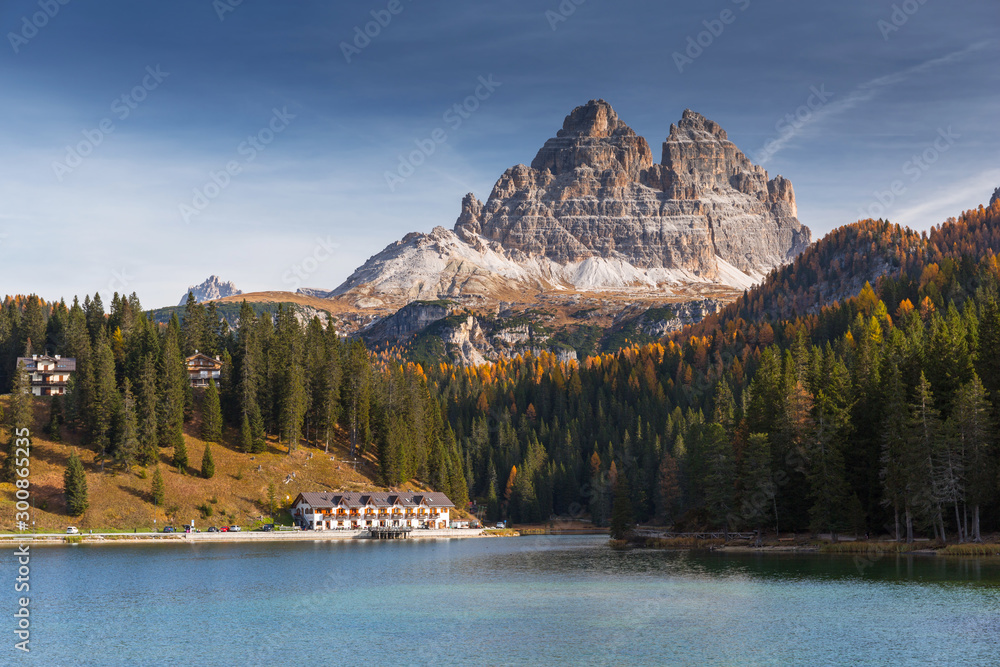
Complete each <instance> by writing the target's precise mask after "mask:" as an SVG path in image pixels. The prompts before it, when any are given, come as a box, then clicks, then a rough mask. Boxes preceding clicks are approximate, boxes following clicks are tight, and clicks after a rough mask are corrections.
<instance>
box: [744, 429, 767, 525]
mask: <svg viewBox="0 0 1000 667" xmlns="http://www.w3.org/2000/svg"><path fill="white" fill-rule="evenodd" d="M737 486H738V487H739V494H740V497H739V508H740V519H741V523H743V524H744V525H746V526H750V527H752V528H754V529H755V530H757V532H758V534H762V533H763V532H764V522H765V521H767V519H768V517H769V516H770V515H771V514H772V509H773V503H774V496H775V493H776V489H775V488H774V479H773V475H772V472H771V442H770V439H769V438H768V437H767V434H766V433H751V434H750V437H749V438H747V444H746V448H745V449H744V451H743V460H742V462H741V465H740V472H739V481H738V484H737Z"/></svg>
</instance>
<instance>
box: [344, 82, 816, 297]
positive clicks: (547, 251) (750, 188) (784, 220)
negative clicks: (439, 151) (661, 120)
mask: <svg viewBox="0 0 1000 667" xmlns="http://www.w3.org/2000/svg"><path fill="white" fill-rule="evenodd" d="M809 240H810V232H809V229H808V228H807V227H804V226H803V225H802V224H801V223H800V222H799V220H798V219H797V217H796V208H795V193H794V191H793V189H792V185H791V183H790V182H789V181H788V180H786V179H784V178H782V177H781V176H776V177H775V178H773V179H770V180H769V179H768V175H767V172H766V171H765V170H764V169H763V168H762V167H760V166H757V165H754V164H752V163H751V162H750V160H749V159H748V158H747V157H746V155H744V154H743V152H742V151H740V150H739V148H737V147H736V145H735V144H734V143H733V142H732V141H730V140H729V138H728V136H727V135H726V132H725V130H723V129H722V127H721V126H720V125H719V124H718V123H716V122H714V121H711V120H709V119H707V118H705V117H704V116H702V115H701V114H698V113H696V112H694V111H691V110H690V109H688V110H686V111H684V113H683V114H682V116H681V118H680V120H679V121H678V122H677V123H676V124H674V125H671V126H670V133H669V135H668V136H667V138H666V140H665V141H664V143H663V158H662V160H661V162H660V163H659V164H656V163H654V162H653V158H652V154H651V151H650V149H649V144H648V143H647V142H646V140H645V139H644V138H642V137H640V136H638V135H637V134H636V133H635V132H634V131H633V130H632V128H630V127H629V126H628V125H627V124H626V123H625V122H624V121H623V120H621V119H620V118H619V117H618V114H617V113H615V111H614V109H613V108H612V107H611V105H610V104H608V103H607V102H605V101H604V100H591V101H590V102H588V103H587V104H584V105H582V106H579V107H577V108H575V109H573V111H571V112H570V114H569V115H568V116H566V117H565V119H564V121H563V125H562V129H561V130H559V131H558V132H557V133H556V136H554V137H552V138H551V139H549V140H547V141H546V142H545V144H544V145H543V146H542V148H541V149H540V150H539V151H538V153H537V155H536V156H535V159H534V160H532V162H531V166H530V167H529V166H526V165H524V164H519V165H516V166H514V167H511V168H509V169H507V171H505V172H504V173H503V175H501V176H500V178H499V179H498V180H497V182H496V184H495V185H494V186H493V191H492V192H491V193H490V196H489V198H488V199H487V200H486V201H485V203H484V202H481V201H480V200H479V199H477V198H476V197H475V196H474V195H473V194H468V195H466V196H465V198H464V199H463V201H462V210H461V213H460V215H459V217H458V220H457V221H456V223H455V228H454V232H451V231H448V230H444V229H435V230H434V231H433V232H432V233H431V234H421V235H416V236H412V238H411V236H407V238H406V239H404V241H403V243H402V244H398V243H397V244H394V245H391V246H389V247H388V248H386V250H384V251H383V252H382V253H379V254H378V255H376V256H374V257H372V258H371V259H370V260H369V261H368V262H367V263H366V264H365V265H364V266H363V267H361V268H359V269H358V270H357V271H356V272H355V273H354V275H352V276H351V277H350V278H348V280H347V281H346V282H345V283H344V284H343V285H341V286H340V287H339V288H337V290H335V292H334V293H335V294H345V293H347V292H351V293H352V294H356V295H362V294H364V295H366V298H368V297H374V296H375V295H376V294H386V295H388V294H390V293H392V294H395V296H396V297H397V298H406V299H411V300H412V299H414V298H419V299H427V298H432V297H437V296H448V297H460V296H464V295H471V294H479V295H486V294H487V293H489V294H492V295H494V296H495V295H496V294H497V293H498V290H502V291H504V293H505V294H510V293H516V292H517V291H518V290H523V289H532V290H537V289H552V288H555V289H564V288H567V287H569V288H573V289H577V290H601V289H612V290H627V291H634V290H636V289H642V290H658V291H666V290H669V287H668V285H671V284H674V285H676V284H689V283H697V282H701V283H724V284H727V285H730V286H732V287H736V288H738V289H743V288H745V287H748V286H749V285H751V284H752V283H754V282H755V281H757V280H759V279H761V278H762V277H763V275H765V274H766V273H767V272H768V271H770V270H771V269H772V268H774V267H777V266H780V265H782V264H784V263H786V262H789V261H791V260H792V259H793V258H794V257H795V256H796V255H797V254H798V253H799V252H801V251H802V250H803V249H804V248H805V247H806V246H807V245H808V244H809ZM475 290H485V292H477V291H475Z"/></svg>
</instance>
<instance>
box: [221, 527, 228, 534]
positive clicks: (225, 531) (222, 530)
mask: <svg viewBox="0 0 1000 667" xmlns="http://www.w3.org/2000/svg"><path fill="white" fill-rule="evenodd" d="M219 530H220V531H221V532H223V533H228V532H229V526H223V527H222V528H220V529H219Z"/></svg>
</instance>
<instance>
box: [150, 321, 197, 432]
mask: <svg viewBox="0 0 1000 667" xmlns="http://www.w3.org/2000/svg"><path fill="white" fill-rule="evenodd" d="M179 339H180V323H179V322H178V320H177V316H176V315H174V316H173V317H172V318H171V319H170V323H169V324H168V325H167V331H166V335H165V337H164V341H163V348H162V350H161V352H160V361H159V369H158V378H157V382H156V389H157V391H158V393H159V399H160V400H159V420H158V424H157V432H158V433H159V436H160V446H161V447H173V448H174V449H175V450H176V449H177V448H178V447H183V442H184V409H185V404H186V394H187V391H188V390H189V389H190V387H189V383H188V375H187V369H186V368H185V366H184V358H183V357H182V356H181V348H180V341H179Z"/></svg>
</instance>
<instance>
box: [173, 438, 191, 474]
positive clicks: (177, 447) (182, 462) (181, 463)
mask: <svg viewBox="0 0 1000 667" xmlns="http://www.w3.org/2000/svg"><path fill="white" fill-rule="evenodd" d="M173 464H174V466H176V467H177V472H179V473H180V474H182V475H186V474H187V465H188V451H187V443H185V442H184V436H181V438H180V439H179V440H177V442H176V444H174V458H173Z"/></svg>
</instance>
